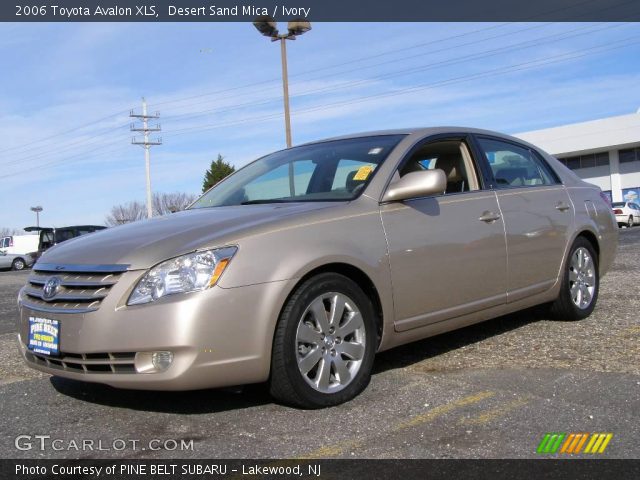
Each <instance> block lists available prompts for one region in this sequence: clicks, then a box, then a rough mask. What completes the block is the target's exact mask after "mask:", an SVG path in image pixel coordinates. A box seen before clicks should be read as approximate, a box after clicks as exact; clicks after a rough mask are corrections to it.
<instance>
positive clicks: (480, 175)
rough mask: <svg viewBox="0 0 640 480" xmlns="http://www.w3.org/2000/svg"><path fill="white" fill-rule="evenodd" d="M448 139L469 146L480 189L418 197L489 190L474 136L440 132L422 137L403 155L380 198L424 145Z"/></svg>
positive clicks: (436, 196) (435, 196)
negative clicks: (474, 142) (396, 175)
mask: <svg viewBox="0 0 640 480" xmlns="http://www.w3.org/2000/svg"><path fill="white" fill-rule="evenodd" d="M447 141H450V142H462V143H464V144H465V146H466V147H467V151H468V152H469V157H470V160H471V163H472V166H473V167H474V169H475V174H476V180H477V182H478V190H472V191H467V192H454V193H445V194H441V195H432V196H429V197H416V199H418V198H439V197H445V196H447V197H448V196H452V195H465V194H469V193H478V192H482V191H487V190H488V188H487V187H486V185H487V178H486V175H485V174H486V172H484V171H483V169H482V166H481V164H480V162H478V157H477V152H476V148H475V146H474V144H473V138H472V136H471V134H469V133H463V132H459V133H457V132H452V133H438V134H435V135H429V136H427V137H424V138H421V139H419V140H417V141H416V142H415V143H414V144H413V146H412V147H411V148H410V149H409V150H408V151H407V152H406V153H405V154H404V155H403V157H402V160H400V162H398V163H397V165H396V166H395V167H394V169H393V172H392V174H391V175H390V176H389V178H388V179H387V182H386V184H385V186H384V188H383V189H382V195H381V196H380V198H381V199H382V198H383V197H384V194H385V193H386V191H387V190H388V189H389V185H391V183H392V182H393V178H394V177H395V174H396V173H397V172H398V171H399V170H401V169H402V167H404V166H405V165H406V163H407V162H408V161H409V160H410V159H411V157H412V156H413V155H414V154H415V153H416V152H417V151H418V150H420V149H421V148H422V147H424V146H425V145H427V144H429V143H436V142H447ZM412 200H413V199H412ZM380 203H381V204H385V203H390V202H383V201H380Z"/></svg>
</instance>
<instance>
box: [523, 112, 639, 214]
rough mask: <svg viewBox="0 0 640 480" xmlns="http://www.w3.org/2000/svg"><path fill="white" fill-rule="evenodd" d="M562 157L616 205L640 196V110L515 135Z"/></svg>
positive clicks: (570, 166) (579, 174)
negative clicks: (607, 195)
mask: <svg viewBox="0 0 640 480" xmlns="http://www.w3.org/2000/svg"><path fill="white" fill-rule="evenodd" d="M515 136H516V137H519V138H522V139H523V140H526V141H528V142H531V143H532V144H534V145H536V146H538V147H540V148H542V149H543V150H545V151H547V152H548V153H550V154H552V155H554V156H555V157H557V158H559V159H560V160H561V161H562V162H563V163H564V164H565V165H567V167H569V168H570V169H572V170H574V171H575V173H576V174H577V175H578V176H579V177H580V178H582V179H584V180H586V181H588V182H590V183H593V184H595V185H598V186H599V187H600V188H601V189H602V190H603V191H605V192H607V193H608V194H609V195H610V196H611V199H612V200H613V201H614V202H619V201H623V200H629V201H630V200H637V199H638V196H640V109H639V110H638V111H637V112H636V113H632V114H629V115H620V116H617V117H608V118H602V119H599V120H592V121H589V122H581V123H572V124H569V125H562V126H560V127H554V128H545V129H542V130H534V131H531V132H523V133H517V134H515Z"/></svg>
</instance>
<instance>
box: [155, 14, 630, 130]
mask: <svg viewBox="0 0 640 480" xmlns="http://www.w3.org/2000/svg"><path fill="white" fill-rule="evenodd" d="M627 24H628V23H626V24H620V23H617V24H614V25H608V26H605V27H600V28H595V29H593V28H592V27H579V28H576V29H574V30H569V31H566V32H560V33H557V34H555V35H550V36H547V37H542V38H538V39H533V40H526V41H524V42H520V43H516V44H512V45H507V46H505V47H500V48H495V49H490V50H485V51H482V52H478V53H474V54H469V55H463V56H460V57H455V58H453V59H447V60H441V61H438V62H432V63H428V64H425V65H419V66H416V67H411V68H408V69H404V70H398V71H394V72H391V73H386V74H382V75H378V76H375V77H370V78H366V79H361V80H352V81H348V82H342V83H339V84H337V85H331V86H328V87H321V88H317V89H310V90H306V91H303V92H300V93H297V94H295V95H293V97H294V98H296V97H302V96H306V95H310V94H316V93H322V92H327V91H334V90H337V89H343V88H350V87H353V86H358V85H362V84H367V83H371V82H372V81H374V80H382V79H386V78H393V77H398V76H403V75H407V74H411V73H416V72H421V71H425V70H429V69H431V68H433V67H438V66H444V65H454V64H456V63H461V62H466V61H468V60H472V61H473V60H477V59H482V58H488V57H491V56H495V55H497V54H499V53H503V52H507V51H511V50H521V49H524V48H531V47H535V46H539V45H542V44H545V43H550V42H553V41H557V40H558V39H560V40H565V39H567V38H573V37H577V36H581V35H586V34H589V33H594V32H598V31H603V30H607V29H613V28H619V27H621V26H624V25H627ZM590 28H591V29H590ZM587 29H590V30H587ZM584 30H587V31H584ZM572 32H579V33H575V34H571V33H572ZM555 37H560V38H555ZM319 78H323V77H319ZM275 101H280V97H272V98H269V99H265V100H258V101H251V102H245V103H240V104H236V105H232V106H229V107H219V108H214V109H206V110H200V111H196V112H186V113H182V114H179V115H172V116H168V117H166V120H176V119H180V118H183V117H188V118H189V119H192V118H195V117H198V116H204V115H210V114H212V113H227V112H230V111H234V110H238V109H242V108H245V107H254V106H261V105H268V104H270V103H273V102H275Z"/></svg>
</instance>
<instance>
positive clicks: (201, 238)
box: [36, 202, 340, 270]
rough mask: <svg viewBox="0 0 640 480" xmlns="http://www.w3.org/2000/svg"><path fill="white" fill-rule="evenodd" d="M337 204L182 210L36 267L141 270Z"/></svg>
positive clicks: (91, 240)
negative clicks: (52, 265) (63, 265)
mask: <svg viewBox="0 0 640 480" xmlns="http://www.w3.org/2000/svg"><path fill="white" fill-rule="evenodd" d="M338 205H340V203H335V202H332V203H325V202H306V203H286V204H285V203H280V204H268V205H238V206H230V207H217V208H203V209H194V210H186V211H183V212H178V213H174V214H170V215H166V216H163V217H156V218H153V219H150V220H142V221H138V222H134V223H129V224H126V225H121V226H117V227H112V228H108V229H106V230H101V231H98V232H95V233H90V234H88V235H84V236H81V237H77V238H74V239H72V240H68V241H66V242H63V243H61V244H59V245H56V246H55V247H53V248H51V249H49V250H48V251H47V252H45V253H44V254H43V255H42V257H41V258H40V259H39V261H38V264H58V265H60V264H69V265H115V264H124V265H128V266H129V269H130V270H137V269H146V268H149V267H151V266H153V265H155V264H157V263H159V262H162V261H164V260H167V259H169V258H172V257H176V256H178V255H182V254H184V253H188V252H192V251H194V250H196V249H200V248H209V247H218V246H224V245H227V244H230V243H235V242H238V241H240V240H241V238H242V236H244V235H250V234H251V233H252V232H254V231H256V230H258V229H260V227H263V226H265V225H267V224H271V223H274V222H279V221H282V220H284V219H285V218H289V217H291V216H306V215H308V213H309V212H311V211H315V210H320V209H325V208H335V207H337V206H338ZM36 268H37V266H36Z"/></svg>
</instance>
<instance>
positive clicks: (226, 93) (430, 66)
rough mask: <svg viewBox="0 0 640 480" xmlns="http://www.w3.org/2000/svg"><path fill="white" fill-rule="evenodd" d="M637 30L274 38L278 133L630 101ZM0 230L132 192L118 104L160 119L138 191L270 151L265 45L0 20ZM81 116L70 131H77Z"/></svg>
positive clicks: (181, 182) (594, 107)
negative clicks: (37, 213)
mask: <svg viewBox="0 0 640 480" xmlns="http://www.w3.org/2000/svg"><path fill="white" fill-rule="evenodd" d="M639 42H640V24H637V23H636V24H609V23H606V24H605V23H603V24H590V23H581V24H573V23H561V24H531V23H509V24H505V23H494V24H488V23H482V24H473V23H464V24H435V23H423V24H406V23H388V24H365V23H359V24H343V23H317V24H314V25H313V30H311V31H310V32H309V33H307V34H305V35H304V36H302V37H301V38H299V39H298V40H296V41H295V42H289V43H288V53H289V73H290V83H291V85H290V93H291V103H292V114H293V116H292V124H293V141H294V144H296V143H301V142H306V141H310V140H314V139H318V138H323V137H327V136H333V135H340V134H344V133H349V132H355V131H366V130H376V129H386V128H397V127H408V126H433V125H464V126H474V127H481V128H489V129H494V130H499V131H504V132H507V133H515V132H519V131H525V130H532V129H537V128H543V127H550V126H554V125H561V124H564V123H570V122H577V121H584V120H590V119H595V118H600V117H604V116H610V115H620V114H626V113H631V112H634V111H636V110H637V109H638V108H639V107H640V89H639V88H638V85H640V63H639V62H638V58H640V43H639ZM0 72H2V75H0V182H1V185H2V186H1V188H0V205H2V209H1V210H0V227H11V228H21V227H24V226H26V225H31V224H33V223H35V219H34V214H33V213H32V212H30V211H29V207H30V206H33V205H36V204H37V205H42V206H43V207H44V212H43V214H42V215H41V223H42V224H46V225H54V226H62V225H66V224H82V223H98V224H102V223H103V222H104V217H105V215H106V214H107V213H108V212H109V210H110V208H111V206H113V205H115V204H120V203H125V202H129V201H131V200H143V199H144V191H145V190H144V189H145V176H144V156H143V151H142V149H141V148H140V147H135V146H132V145H130V140H131V136H132V135H131V133H130V132H129V123H130V119H129V117H128V113H129V110H130V109H132V108H135V109H138V110H139V108H140V97H142V96H145V97H146V98H147V100H148V102H149V104H150V109H151V110H153V111H155V110H158V111H160V113H161V120H160V122H161V124H162V130H163V131H162V133H161V136H162V138H163V141H164V144H163V145H162V146H160V147H154V149H152V153H151V159H152V185H153V189H154V191H159V192H175V191H181V192H190V193H199V192H200V188H201V185H202V178H203V175H204V171H205V170H206V168H207V167H208V165H209V163H210V161H211V160H212V159H213V158H215V157H216V155H217V154H218V153H221V154H222V155H224V156H225V157H226V159H227V160H228V161H230V162H231V163H233V164H234V165H236V166H237V167H240V166H242V165H244V164H246V163H247V162H248V161H250V160H252V159H254V158H256V157H257V156H260V155H263V154H265V153H268V152H270V151H273V150H277V149H280V148H282V147H283V146H284V129H283V118H282V97H281V95H282V90H281V89H282V87H281V83H280V52H279V48H278V46H277V45H275V44H272V43H270V42H269V41H268V39H266V38H264V37H261V36H260V35H259V34H258V33H257V32H256V31H255V30H254V28H253V26H252V25H250V24H237V23H236V24H229V23H227V24H222V23H220V24H218V23H166V24H151V23H148V24H106V23H105V24H100V23H87V24H80V23H78V24H62V23H60V24H3V27H2V29H0ZM78 127H81V128H78Z"/></svg>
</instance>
